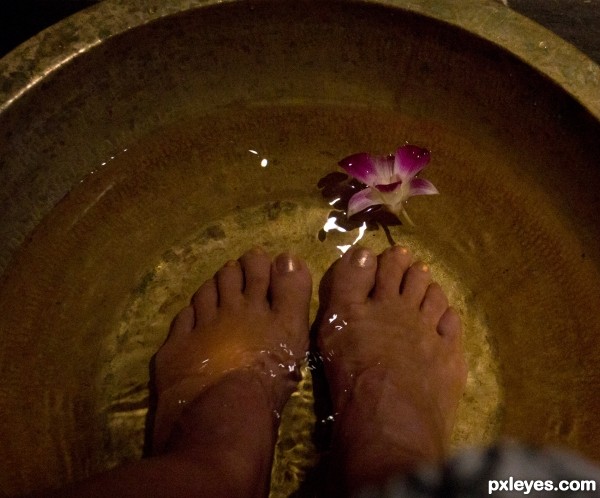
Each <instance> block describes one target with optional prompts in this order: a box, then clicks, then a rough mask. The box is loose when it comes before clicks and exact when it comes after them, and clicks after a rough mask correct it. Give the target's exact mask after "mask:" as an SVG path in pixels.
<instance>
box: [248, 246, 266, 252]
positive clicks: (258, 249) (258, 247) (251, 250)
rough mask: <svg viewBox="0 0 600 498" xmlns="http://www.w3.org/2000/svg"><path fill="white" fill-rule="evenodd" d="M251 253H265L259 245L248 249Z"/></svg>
mask: <svg viewBox="0 0 600 498" xmlns="http://www.w3.org/2000/svg"><path fill="white" fill-rule="evenodd" d="M250 252H251V253H252V254H265V250H264V249H263V248H262V247H261V246H254V247H253V248H252V249H250Z"/></svg>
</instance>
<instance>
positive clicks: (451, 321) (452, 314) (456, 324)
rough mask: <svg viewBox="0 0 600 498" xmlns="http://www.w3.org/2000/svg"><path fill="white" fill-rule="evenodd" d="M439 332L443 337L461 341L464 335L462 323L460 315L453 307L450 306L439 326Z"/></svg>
mask: <svg viewBox="0 0 600 498" xmlns="http://www.w3.org/2000/svg"><path fill="white" fill-rule="evenodd" d="M437 331H438V334H440V335H441V336H442V337H446V338H448V339H449V340H453V341H460V339H461V335H462V325H461V321H460V316H459V315H458V313H457V312H456V310H454V309H453V308H448V309H447V310H446V311H445V312H444V314H443V315H442V317H441V318H440V321H439V323H438V326H437Z"/></svg>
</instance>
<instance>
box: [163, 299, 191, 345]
mask: <svg viewBox="0 0 600 498" xmlns="http://www.w3.org/2000/svg"><path fill="white" fill-rule="evenodd" d="M195 320H196V318H195V311H194V308H193V307H192V306H186V307H185V308H183V309H182V310H181V311H180V312H179V313H177V315H175V318H173V321H172V322H171V328H170V329H169V336H168V337H167V340H171V339H172V340H175V341H177V340H179V338H180V337H184V336H185V335H187V334H189V333H190V332H191V331H192V329H193V328H194V325H195Z"/></svg>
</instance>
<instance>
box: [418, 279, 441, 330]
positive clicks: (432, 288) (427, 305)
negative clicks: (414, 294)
mask: <svg viewBox="0 0 600 498" xmlns="http://www.w3.org/2000/svg"><path fill="white" fill-rule="evenodd" d="M447 309H448V298H447V297H446V294H444V291H443V290H442V288H441V287H440V286H439V284H437V283H435V282H434V283H432V284H430V285H429V287H427V291H426V292H425V297H424V298H423V302H422V303H421V313H422V314H423V317H424V319H425V320H426V321H427V323H432V324H438V323H439V321H440V318H442V316H443V314H444V313H445V312H446V310H447Z"/></svg>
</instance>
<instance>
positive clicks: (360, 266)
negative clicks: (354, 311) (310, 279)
mask: <svg viewBox="0 0 600 498" xmlns="http://www.w3.org/2000/svg"><path fill="white" fill-rule="evenodd" d="M376 271H377V258H376V257H375V255H374V254H373V253H372V252H371V251H370V250H369V249H366V248H364V247H360V246H355V247H352V248H351V249H349V250H348V251H347V252H346V253H345V254H344V255H343V256H342V258H341V259H339V260H337V261H336V262H335V263H334V265H333V266H332V267H331V269H330V271H329V272H328V274H327V276H326V281H324V282H323V283H322V289H321V291H322V294H323V295H322V296H321V298H322V299H321V300H322V301H324V302H325V304H326V305H327V306H328V307H329V308H332V307H337V306H340V307H344V306H345V305H348V304H359V303H364V302H366V300H367V298H368V297H369V294H370V292H371V290H372V289H373V286H374V285H375V273H376Z"/></svg>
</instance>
